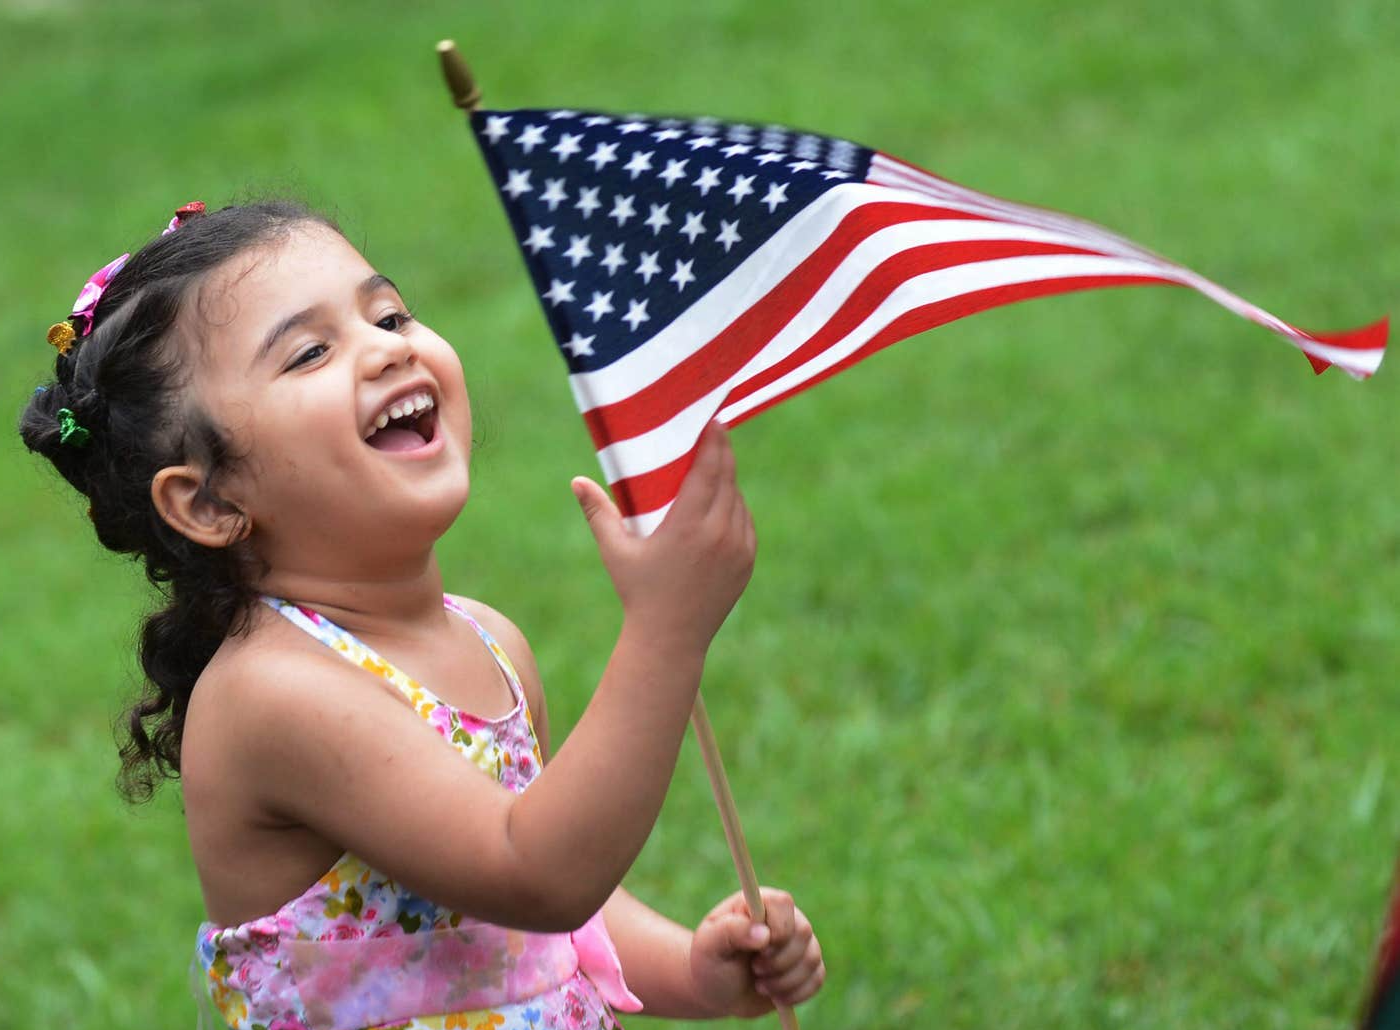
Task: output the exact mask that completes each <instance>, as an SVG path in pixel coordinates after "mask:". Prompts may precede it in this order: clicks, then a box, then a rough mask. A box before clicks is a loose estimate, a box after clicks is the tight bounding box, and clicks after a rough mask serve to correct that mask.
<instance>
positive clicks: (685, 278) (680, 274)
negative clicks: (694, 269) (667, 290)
mask: <svg viewBox="0 0 1400 1030" xmlns="http://www.w3.org/2000/svg"><path fill="white" fill-rule="evenodd" d="M694 264H695V261H694V259H692V260H690V261H677V262H676V271H675V273H674V274H673V275H672V276H671V278H670V279H669V280H668V281H669V282H673V283H675V284H676V292H677V293H679V292H680V291H681V290H684V289H685V288H686V287H687V286H688V285H690V284H691V283H693V282H694V281H695V276H694V275H693V274H692V273H691V271H690V269H691V266H692V265H694Z"/></svg>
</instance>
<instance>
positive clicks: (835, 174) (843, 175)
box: [822, 168, 851, 179]
mask: <svg viewBox="0 0 1400 1030" xmlns="http://www.w3.org/2000/svg"><path fill="white" fill-rule="evenodd" d="M850 177H851V176H850V174H849V173H848V172H842V171H838V170H837V169H835V168H833V169H831V170H830V171H827V172H822V178H823V179H849V178H850Z"/></svg>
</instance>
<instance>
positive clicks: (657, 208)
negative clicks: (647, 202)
mask: <svg viewBox="0 0 1400 1030" xmlns="http://www.w3.org/2000/svg"><path fill="white" fill-rule="evenodd" d="M670 206H671V205H670V204H652V205H651V214H650V215H648V216H647V220H646V222H645V224H646V225H649V226H651V232H652V235H653V236H660V235H661V230H662V229H664V228H666V226H668V225H670V224H671V219H670V218H669V217H668V216H667V214H666V211H667V210H668V209H669V208H670Z"/></svg>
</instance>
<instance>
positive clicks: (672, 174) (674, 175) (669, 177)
mask: <svg viewBox="0 0 1400 1030" xmlns="http://www.w3.org/2000/svg"><path fill="white" fill-rule="evenodd" d="M688 164H690V161H689V159H687V158H682V159H681V160H679V161H674V160H670V159H668V160H667V161H666V170H665V171H664V172H662V173H661V175H660V178H661V179H663V180H665V182H666V186H667V188H668V189H669V188H670V187H672V186H674V185H675V184H676V180H677V179H684V178H685V166H686V165H688Z"/></svg>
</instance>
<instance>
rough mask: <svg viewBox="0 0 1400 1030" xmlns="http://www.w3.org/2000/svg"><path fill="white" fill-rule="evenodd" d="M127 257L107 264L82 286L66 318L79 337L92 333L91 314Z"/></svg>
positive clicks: (127, 255) (126, 255)
mask: <svg viewBox="0 0 1400 1030" xmlns="http://www.w3.org/2000/svg"><path fill="white" fill-rule="evenodd" d="M129 257H131V255H130V254H123V255H122V256H121V257H119V258H117V259H116V260H115V261H110V262H108V263H107V264H105V265H103V266H102V267H101V268H99V269H98V270H97V271H96V272H93V273H92V276H91V278H89V279H88V281H87V282H85V283H84V284H83V289H82V292H81V293H79V294H78V299H77V300H75V301H74V302H73V313H72V314H71V315H69V316H68V320H69V321H70V322H72V323H73V327H74V328H75V329H76V330H77V331H78V335H79V336H86V335H87V334H88V333H90V332H92V313H93V311H94V310H95V309H96V307H97V302H98V301H99V300H101V299H102V293H103V291H104V290H106V289H107V284H108V283H110V282H111V281H112V279H113V278H114V277H115V276H116V274H117V273H118V272H120V271H121V270H122V265H124V264H126V259H127V258H129ZM55 346H57V344H55Z"/></svg>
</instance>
